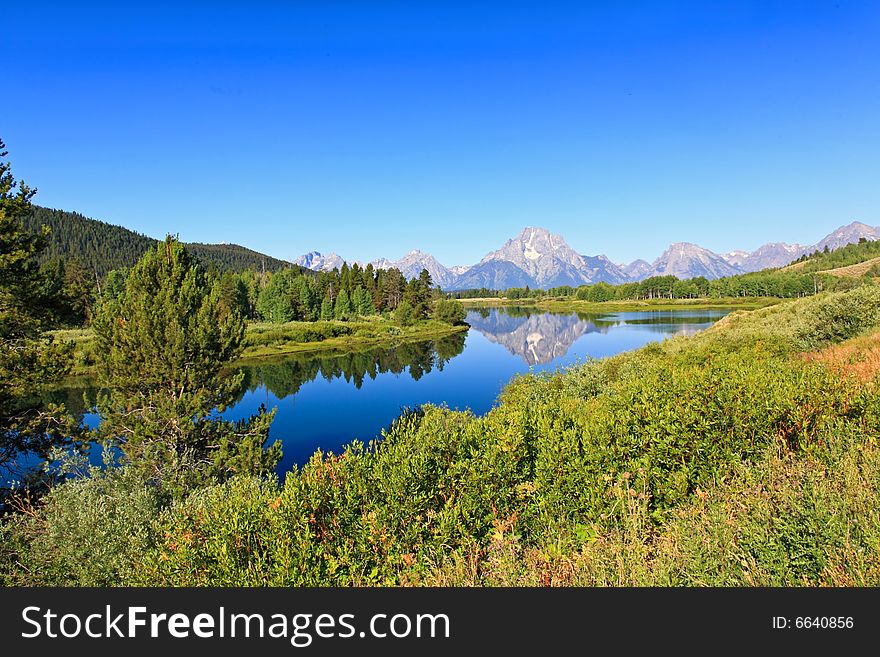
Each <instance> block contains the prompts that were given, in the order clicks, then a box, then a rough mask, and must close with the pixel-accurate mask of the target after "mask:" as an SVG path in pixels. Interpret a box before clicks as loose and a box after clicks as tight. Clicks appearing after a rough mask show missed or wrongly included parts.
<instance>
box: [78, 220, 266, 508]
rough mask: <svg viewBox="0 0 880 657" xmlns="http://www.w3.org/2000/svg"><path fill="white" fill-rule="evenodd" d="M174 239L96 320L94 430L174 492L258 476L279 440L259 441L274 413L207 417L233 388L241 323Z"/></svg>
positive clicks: (237, 382)
mask: <svg viewBox="0 0 880 657" xmlns="http://www.w3.org/2000/svg"><path fill="white" fill-rule="evenodd" d="M221 292H222V291H221V288H220V286H219V285H211V284H210V281H209V280H208V278H207V276H206V275H205V272H204V271H203V270H202V268H201V267H200V266H199V265H198V263H197V262H196V261H195V260H194V258H193V257H192V256H191V255H190V254H189V253H188V252H187V251H186V249H185V248H184V247H183V245H182V244H180V242H178V241H177V240H176V239H174V238H171V237H168V238H166V239H165V242H163V243H160V244H159V245H158V246H157V247H156V248H155V249H152V250H151V251H149V252H147V253H146V254H145V255H144V257H143V258H141V260H140V261H139V262H138V263H137V265H135V266H134V267H133V268H132V270H131V272H130V273H129V275H128V277H127V279H126V282H125V289H124V291H123V292H122V294H121V295H120V296H119V298H118V299H116V300H111V301H108V302H106V303H104V304H103V305H102V307H101V309H100V311H99V313H98V315H97V317H96V318H95V322H94V327H95V335H96V338H97V343H98V350H97V351H98V354H99V366H100V372H101V377H100V385H101V387H102V388H104V389H107V390H109V391H110V392H109V393H106V394H102V395H101V396H100V397H99V400H98V412H99V414H100V416H101V425H100V433H101V435H102V436H103V437H105V438H106V439H108V440H109V441H111V442H112V443H115V444H118V445H120V446H121V448H122V450H123V452H124V454H125V460H127V461H128V462H130V463H131V464H132V465H133V466H134V467H135V468H136V469H137V470H138V471H139V472H140V473H141V474H142V475H143V476H145V477H146V478H148V479H151V480H154V481H156V482H157V483H159V484H161V485H162V487H163V489H164V490H166V491H168V492H171V493H174V494H176V495H180V494H182V493H184V492H185V491H186V490H187V489H188V488H190V487H192V486H196V485H200V484H203V483H206V482H210V481H216V480H220V479H223V478H225V477H227V476H229V475H232V474H235V473H241V472H245V473H258V474H265V473H267V472H269V471H271V469H272V468H273V467H274V465H275V463H277V461H278V458H279V457H280V445H279V443H275V445H273V446H272V447H270V448H268V449H264V448H263V444H264V443H265V441H266V438H267V435H268V431H269V425H270V423H271V421H272V418H273V416H274V411H273V412H266V409H265V408H263V407H261V408H260V410H259V412H258V413H257V414H256V415H254V416H252V417H250V418H249V419H247V420H242V421H238V422H230V421H226V420H221V419H218V418H217V417H216V416H214V415H213V411H214V410H215V409H217V410H222V409H223V408H225V407H226V406H227V405H229V404H230V403H231V402H232V401H234V399H235V397H236V394H237V393H238V391H239V390H240V386H241V382H242V378H243V373H241V372H239V373H238V374H235V375H231V376H227V375H224V374H223V373H222V369H223V368H224V367H225V366H227V365H228V364H229V362H230V361H231V360H233V359H234V358H235V357H236V356H237V355H238V354H239V353H240V352H241V349H242V341H243V338H244V321H243V320H242V318H241V315H240V313H239V311H238V309H236V308H232V309H229V308H228V307H227V306H226V305H225V304H223V303H222V302H221Z"/></svg>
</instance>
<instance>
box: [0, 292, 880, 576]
mask: <svg viewBox="0 0 880 657" xmlns="http://www.w3.org/2000/svg"><path fill="white" fill-rule="evenodd" d="M878 328H880V287H877V286H865V287H862V288H859V289H856V290H853V291H850V292H842V293H833V294H821V295H819V296H816V297H811V298H807V299H799V300H796V301H792V302H786V303H780V304H777V305H775V306H772V307H767V308H763V309H759V310H754V311H744V312H740V313H734V314H732V315H731V316H729V317H728V318H726V319H725V320H724V321H722V322H719V323H718V324H716V325H715V327H713V328H712V329H711V330H708V331H705V332H703V333H700V334H698V335H696V336H692V337H684V336H682V337H676V338H672V339H669V340H666V341H664V342H662V343H654V344H651V345H648V346H647V347H645V348H642V349H640V350H637V351H633V352H628V353H624V354H619V355H617V356H614V357H612V358H608V359H603V360H598V361H594V362H590V363H587V364H584V365H580V366H577V367H573V368H570V369H568V370H566V371H563V372H556V373H548V374H540V375H538V374H535V375H528V376H522V377H519V378H516V379H515V380H513V381H512V382H511V383H510V384H509V385H508V386H507V387H506V389H505V390H504V392H503V393H502V395H501V397H500V399H499V402H498V404H497V405H496V407H495V408H493V409H492V410H491V411H490V412H489V413H487V414H486V415H484V416H480V417H477V416H474V415H473V414H471V413H467V412H457V411H450V410H448V409H446V408H443V407H435V406H426V407H424V408H422V409H420V410H419V411H416V412H409V413H406V414H404V415H403V416H401V418H399V419H398V420H397V421H396V422H395V424H394V425H393V426H392V427H391V428H390V429H389V430H388V431H387V432H386V433H385V437H384V439H383V441H382V442H380V443H378V444H374V445H372V446H364V445H361V444H358V443H354V444H352V445H351V446H349V447H348V448H347V449H346V450H345V451H344V452H343V453H342V454H338V455H332V454H321V453H317V454H315V455H314V457H313V458H312V460H311V461H310V462H309V463H308V464H307V465H306V466H304V467H303V468H302V469H300V470H298V471H296V472H294V473H292V474H290V475H289V476H288V477H287V479H286V482H285V484H284V485H283V486H281V485H279V484H278V483H277V482H275V481H272V480H268V481H266V480H263V481H261V480H257V479H254V478H247V477H233V478H231V479H230V480H229V481H227V482H225V483H222V484H218V485H215V486H211V487H208V488H204V489H201V490H198V491H194V492H192V493H191V494H190V495H189V496H188V497H186V498H185V499H183V500H179V501H175V502H169V501H167V500H162V499H158V498H157V497H156V495H155V492H154V491H153V490H152V489H151V488H150V487H148V486H145V485H144V484H143V483H142V482H140V481H138V480H137V478H136V477H134V476H133V474H132V473H131V472H130V471H129V470H127V469H125V468H122V469H117V470H114V471H111V472H99V471H94V472H93V473H92V475H91V477H88V478H84V479H80V480H76V481H72V482H70V483H67V484H64V485H62V486H59V487H58V488H56V489H55V490H54V492H53V493H52V494H51V495H50V496H49V497H48V498H47V499H46V501H45V503H44V504H43V505H42V506H40V507H39V508H35V509H32V510H31V513H29V514H20V515H17V516H15V517H13V518H10V519H8V520H7V521H6V523H5V524H4V525H3V529H2V532H3V533H2V536H0V577H2V578H3V581H5V582H6V583H8V584H16V583H21V584H115V585H119V584H151V585H175V586H180V585H214V586H224V585H332V584H336V585H401V584H402V585H490V586H491V585H511V584H515V585H520V584H521V585H571V584H588V585H592V584H601V585H608V584H610V585H622V584H626V585H658V584H671V585H708V586H727V585H748V586H751V585H756V586H765V585H786V586H802V585H849V584H859V585H868V586H877V585H880V568H878V565H877V564H878V563H880V447H878V435H880V392H878V388H877V386H876V385H875V382H876V380H877V376H876V375H877V367H876V358H874V357H873V356H871V354H876V352H877V349H878V348H880V337H878V335H880V334H878V333H877V332H876V331H877V329H878ZM866 354H867V355H866ZM863 356H864V357H863ZM853 364H857V365H859V366H858V367H856V368H855V369H853V368H852V367H851V366H852V365H853Z"/></svg>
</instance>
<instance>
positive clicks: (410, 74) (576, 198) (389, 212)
mask: <svg viewBox="0 0 880 657" xmlns="http://www.w3.org/2000/svg"><path fill="white" fill-rule="evenodd" d="M67 4H68V5H69V6H65V5H63V4H58V5H50V4H44V3H41V2H39V1H37V0H28V1H27V2H17V3H6V4H5V5H4V6H3V8H2V9H0V24H2V36H0V56H2V61H3V62H4V66H5V69H4V70H5V75H4V85H3V89H4V91H3V96H4V98H3V102H2V104H0V136H2V137H3V139H4V140H5V141H6V142H7V146H8V148H9V150H10V158H11V160H12V162H13V166H14V172H15V173H16V175H17V176H18V177H23V178H24V179H25V180H27V181H28V182H29V183H31V184H33V185H36V186H37V187H38V188H39V194H38V196H37V202H39V203H41V204H43V205H48V206H50V207H58V208H63V209H68V210H76V211H79V212H82V213H83V214H86V215H88V216H92V217H95V218H98V219H103V220H106V221H110V222H112V223H118V224H122V225H124V226H126V227H129V228H132V229H135V230H138V231H141V232H144V233H147V234H149V235H152V236H155V237H161V236H163V235H164V234H165V233H166V232H177V233H179V234H180V236H181V238H182V239H185V240H188V241H205V242H220V241H228V242H237V243H240V244H243V245H246V246H249V247H251V248H254V249H257V250H260V251H263V252H266V253H269V254H271V255H274V256H278V257H282V258H287V259H292V258H294V257H296V256H297V255H299V254H301V253H303V252H305V251H309V250H312V249H317V250H320V251H325V252H326V251H330V250H336V251H338V252H339V253H340V254H341V255H343V256H344V257H346V258H350V259H361V260H366V259H372V258H376V257H379V256H387V257H389V258H396V257H400V256H401V255H403V254H404V253H405V252H406V251H408V250H410V249H412V248H420V249H422V250H427V251H431V252H432V253H434V254H435V255H436V256H437V257H438V258H439V259H440V261H441V262H443V263H445V264H447V265H453V264H460V263H468V264H470V263H473V262H475V261H477V260H478V259H479V258H480V257H482V256H483V255H484V254H485V253H486V252H487V251H489V250H492V249H495V248H498V247H499V246H500V245H501V244H502V243H503V241H504V240H505V239H507V238H509V237H511V236H513V235H514V234H515V233H517V232H518V231H519V230H520V229H521V228H522V227H524V226H527V225H539V226H545V227H547V228H549V229H551V230H552V231H554V232H558V233H561V234H562V235H563V236H565V238H566V239H567V240H568V242H569V243H570V244H571V245H572V246H573V247H575V248H576V249H577V250H578V251H580V252H581V253H585V254H595V253H600V252H601V253H606V254H607V255H608V256H609V257H611V258H612V259H613V260H616V261H625V260H626V261H628V260H631V259H634V258H637V257H642V258H646V259H649V260H650V259H653V258H655V257H656V256H657V255H659V253H660V252H661V251H662V250H663V248H664V247H665V246H666V245H667V244H668V243H670V242H673V241H693V242H697V243H699V244H701V245H703V246H705V247H707V248H710V249H713V250H716V251H727V250H731V249H733V248H745V249H751V248H754V247H756V246H758V245H760V244H761V243H763V242H766V241H777V240H778V241H800V242H803V243H811V242H815V241H816V240H818V239H819V238H820V237H822V236H823V235H824V234H825V233H827V232H829V231H830V230H832V229H833V228H835V227H837V226H838V225H840V224H843V223H848V222H850V221H852V220H854V219H858V220H861V221H864V222H866V223H869V224H872V225H876V224H880V3H877V2H846V1H843V0H841V1H839V2H799V1H796V0H788V1H786V2H766V1H765V2H754V3H749V2H742V3H736V2H719V3H715V2H690V3H664V2H661V1H660V0H654V1H651V2H612V1H608V2H594V3H590V2H580V3H576V4H575V3H572V4H568V3H563V2H556V3H553V2H547V1H545V2H533V3H520V2H516V1H515V0H514V1H510V0H508V1H507V2H492V3H480V2H477V1H471V2H443V3H440V2H437V3H430V2H394V3H392V2H367V1H366V0H365V1H363V2H328V1H326V0H325V1H318V0H314V1H313V2H297V3H294V2H287V3H281V2H279V3H275V4H267V3H259V2H256V3H255V2H247V3H244V2H243V3H240V4H234V3H217V2H215V3H210V4H209V3H175V5H174V6H172V5H168V6H166V7H164V8H163V7H162V6H161V4H160V3H157V2H151V3H149V4H144V5H142V6H137V5H136V3H127V2H126V3H122V2H120V3H116V4H117V6H113V5H110V4H104V5H102V4H95V3H91V4H89V3H67ZM74 4H76V5H77V6H76V7H74V6H73V5H74ZM623 5H625V7H624V6H623Z"/></svg>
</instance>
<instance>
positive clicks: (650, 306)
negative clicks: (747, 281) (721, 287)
mask: <svg viewBox="0 0 880 657" xmlns="http://www.w3.org/2000/svg"><path fill="white" fill-rule="evenodd" d="M781 301H782V299H777V298H775V297H723V298H718V299H712V298H706V299H644V300H629V301H602V302H598V303H597V302H592V301H580V300H578V299H572V298H570V297H559V298H552V299H535V298H524V299H508V298H506V297H502V298H497V297H485V298H477V299H461V302H462V304H464V306H465V307H466V308H474V307H495V306H523V307H530V308H535V309H536V310H547V311H550V312H566V313H570V312H581V313H596V314H601V313H613V312H628V311H641V310H728V309H738V310H752V309H755V308H766V307H767V306H772V305H775V304H777V303H780V302H781Z"/></svg>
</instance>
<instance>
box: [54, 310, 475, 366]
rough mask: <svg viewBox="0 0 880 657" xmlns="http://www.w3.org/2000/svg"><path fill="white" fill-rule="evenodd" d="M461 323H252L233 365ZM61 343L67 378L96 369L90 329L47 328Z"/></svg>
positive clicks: (424, 334)
mask: <svg viewBox="0 0 880 657" xmlns="http://www.w3.org/2000/svg"><path fill="white" fill-rule="evenodd" d="M468 328H469V327H468V326H467V324H461V325H451V324H447V323H445V322H438V321H436V320H432V319H428V320H423V321H420V322H416V323H415V324H413V325H411V326H401V325H399V324H397V323H396V322H394V321H392V320H390V319H385V318H383V317H369V318H365V319H361V320H357V321H352V322H342V321H337V320H332V321H321V322H287V323H285V324H271V323H268V322H252V323H250V324H248V326H247V329H246V331H245V339H244V350H243V351H242V353H241V355H240V356H239V358H238V359H237V360H236V362H235V363H234V364H235V365H237V364H246V363H249V362H253V361H256V360H261V359H264V358H272V357H277V356H284V355H287V354H304V353H325V352H326V353H330V354H334V353H343V352H347V351H359V350H362V349H366V348H369V347H389V348H391V347H395V346H398V345H400V344H404V343H407V342H418V341H422V340H433V339H437V338H442V337H445V336H448V335H453V334H455V333H461V332H463V331H467V330H468ZM50 335H51V336H52V337H53V338H54V339H55V340H58V341H61V342H73V343H74V356H73V360H74V365H73V368H72V370H71V372H70V376H71V377H79V376H89V375H93V374H95V373H96V371H97V368H96V357H95V334H94V332H93V331H92V330H91V329H69V330H58V331H51V332H50Z"/></svg>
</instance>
